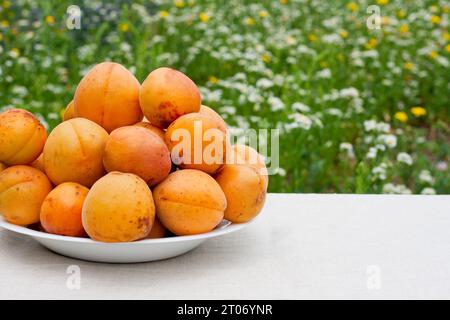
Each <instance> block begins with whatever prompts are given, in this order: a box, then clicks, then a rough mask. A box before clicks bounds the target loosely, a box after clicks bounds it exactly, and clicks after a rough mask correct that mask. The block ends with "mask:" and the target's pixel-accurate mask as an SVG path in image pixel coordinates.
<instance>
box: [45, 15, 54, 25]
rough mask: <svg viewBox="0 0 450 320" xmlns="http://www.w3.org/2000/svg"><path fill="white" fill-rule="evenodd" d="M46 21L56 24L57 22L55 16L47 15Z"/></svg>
mask: <svg viewBox="0 0 450 320" xmlns="http://www.w3.org/2000/svg"><path fill="white" fill-rule="evenodd" d="M45 22H46V23H47V24H54V23H55V18H54V17H53V16H46V17H45Z"/></svg>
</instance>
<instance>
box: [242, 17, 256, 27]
mask: <svg viewBox="0 0 450 320" xmlns="http://www.w3.org/2000/svg"><path fill="white" fill-rule="evenodd" d="M244 23H245V24H246V25H248V26H253V25H254V24H255V20H254V19H253V18H251V17H247V18H245V19H244Z"/></svg>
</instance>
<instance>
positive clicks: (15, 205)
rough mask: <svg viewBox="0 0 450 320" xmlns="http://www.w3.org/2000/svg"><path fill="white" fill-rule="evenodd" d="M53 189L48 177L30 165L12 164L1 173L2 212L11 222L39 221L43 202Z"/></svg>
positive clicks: (27, 222) (0, 197)
mask: <svg viewBox="0 0 450 320" xmlns="http://www.w3.org/2000/svg"><path fill="white" fill-rule="evenodd" d="M51 190H52V185H51V183H50V181H49V180H48V178H47V177H46V176H45V174H43V173H42V172H41V171H39V170H37V169H34V168H32V167H29V166H23V165H18V166H12V167H9V168H7V169H5V170H3V171H2V172H1V173H0V214H1V215H2V216H3V217H4V218H5V220H6V221H8V222H9V223H13V224H17V225H20V226H27V225H30V224H33V223H36V222H39V211H40V209H41V205H42V202H43V201H44V199H45V197H46V196H47V194H48V193H49V192H50V191H51Z"/></svg>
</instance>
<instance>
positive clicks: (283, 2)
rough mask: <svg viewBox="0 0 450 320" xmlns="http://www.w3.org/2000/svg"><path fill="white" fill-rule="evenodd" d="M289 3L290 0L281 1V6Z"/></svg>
mask: <svg viewBox="0 0 450 320" xmlns="http://www.w3.org/2000/svg"><path fill="white" fill-rule="evenodd" d="M288 2H289V1H288V0H280V3H281V4H287V3H288Z"/></svg>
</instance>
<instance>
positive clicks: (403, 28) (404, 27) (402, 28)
mask: <svg viewBox="0 0 450 320" xmlns="http://www.w3.org/2000/svg"><path fill="white" fill-rule="evenodd" d="M398 31H399V32H400V33H401V34H405V33H408V32H409V26H408V25H407V24H402V25H401V26H400V28H398Z"/></svg>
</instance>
